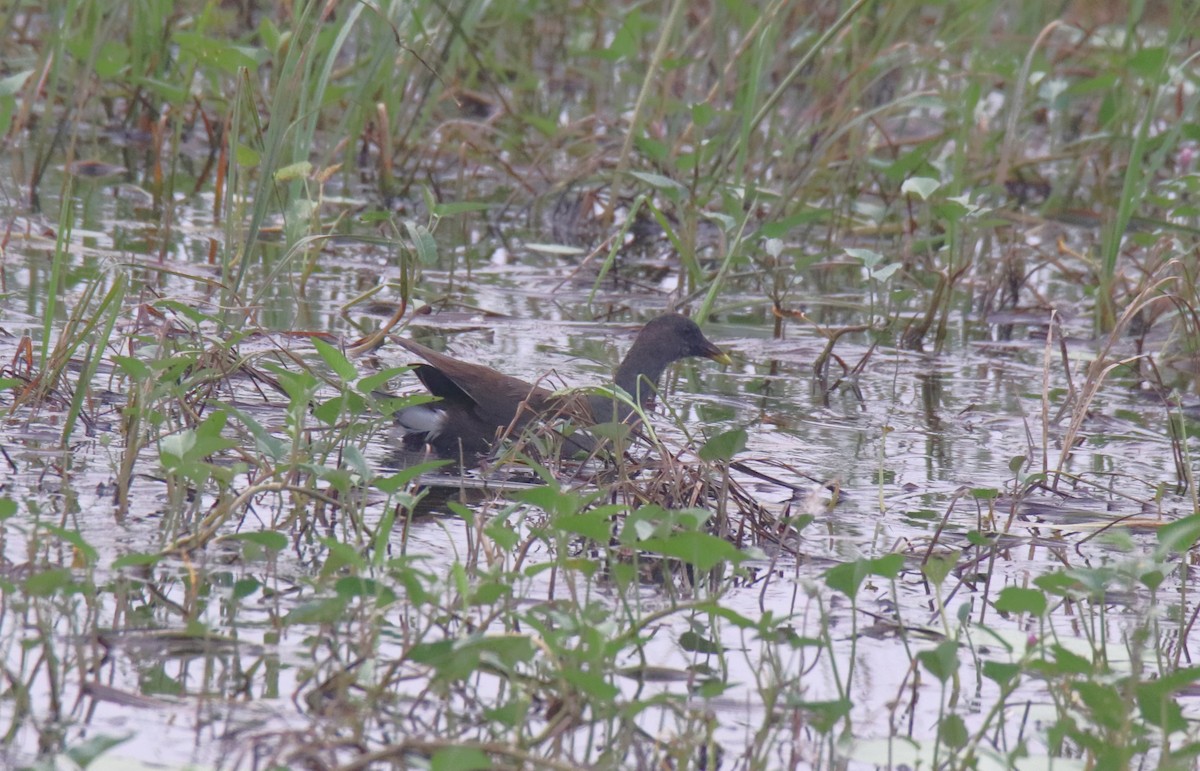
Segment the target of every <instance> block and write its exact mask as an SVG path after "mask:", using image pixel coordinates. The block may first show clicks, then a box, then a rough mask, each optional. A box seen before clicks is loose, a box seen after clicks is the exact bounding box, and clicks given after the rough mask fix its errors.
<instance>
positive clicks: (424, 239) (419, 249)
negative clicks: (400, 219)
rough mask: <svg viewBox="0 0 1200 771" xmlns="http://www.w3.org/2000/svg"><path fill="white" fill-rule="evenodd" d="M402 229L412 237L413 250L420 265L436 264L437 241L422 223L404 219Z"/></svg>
mask: <svg viewBox="0 0 1200 771" xmlns="http://www.w3.org/2000/svg"><path fill="white" fill-rule="evenodd" d="M404 229H405V231H407V232H408V237H409V238H410V239H412V246H413V251H415V252H416V253H417V259H418V260H419V261H420V262H421V264H422V265H437V241H434V240H433V234H432V233H430V232H429V228H427V227H425V226H424V225H418V224H417V223H415V222H413V221H411V220H404Z"/></svg>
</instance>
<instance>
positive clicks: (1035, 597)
mask: <svg viewBox="0 0 1200 771" xmlns="http://www.w3.org/2000/svg"><path fill="white" fill-rule="evenodd" d="M1048 606H1049V603H1048V602H1047V601H1046V595H1045V593H1044V592H1040V591H1038V590H1037V589H1024V588H1022V587H1020V586H1007V587H1005V588H1004V589H1002V590H1001V591H1000V596H999V597H997V598H996V610H998V611H1000V612H1001V613H1032V614H1033V615H1035V616H1043V615H1045V614H1046V608H1047V607H1048Z"/></svg>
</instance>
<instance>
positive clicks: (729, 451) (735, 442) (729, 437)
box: [700, 428, 746, 463]
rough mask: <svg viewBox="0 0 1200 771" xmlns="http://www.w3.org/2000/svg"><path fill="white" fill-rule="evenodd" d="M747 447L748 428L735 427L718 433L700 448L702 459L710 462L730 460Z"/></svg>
mask: <svg viewBox="0 0 1200 771" xmlns="http://www.w3.org/2000/svg"><path fill="white" fill-rule="evenodd" d="M744 449H746V430H745V429H742V428H735V429H732V430H730V431H725V432H723V433H720V434H717V435H716V436H714V437H713V438H712V439H709V440H708V441H707V442H705V443H704V446H703V447H701V448H700V459H701V460H703V461H707V462H708V463H714V462H716V461H725V462H729V461H731V460H733V456H734V455H737V454H738V453H739V452H741V451H742V450H744Z"/></svg>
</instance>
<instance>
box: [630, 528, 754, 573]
mask: <svg viewBox="0 0 1200 771" xmlns="http://www.w3.org/2000/svg"><path fill="white" fill-rule="evenodd" d="M638 546H639V547H640V548H642V549H645V550H646V551H649V552H654V553H656V554H661V555H663V556H664V557H674V558H675V559H678V560H682V561H684V562H686V563H688V564H689V565H694V566H695V567H696V568H697V569H699V570H711V569H712V568H714V567H716V566H717V565H719V564H721V563H722V562H732V563H735V564H736V563H738V562H740V561H741V560H742V559H744V558H745V556H746V555H744V554H743V553H742V552H741V551H739V550H738V549H737V547H736V546H734V545H733V544H731V543H730V542H729V541H726V540H725V539H724V538H718V537H716V536H715V535H709V534H708V533H675V534H673V535H670V536H667V537H665V538H649V539H646V540H645V541H641V542H639V543H638Z"/></svg>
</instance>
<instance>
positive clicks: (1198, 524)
mask: <svg viewBox="0 0 1200 771" xmlns="http://www.w3.org/2000/svg"><path fill="white" fill-rule="evenodd" d="M1197 540H1200V514H1192V515H1191V516H1187V517H1183V518H1182V519H1177V520H1175V521H1174V522H1170V523H1168V524H1166V525H1163V526H1162V527H1160V528H1159V529H1158V553H1159V555H1160V556H1165V555H1170V554H1184V553H1185V552H1187V551H1189V550H1190V549H1191V548H1192V547H1193V546H1195V545H1196V541H1197Z"/></svg>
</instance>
